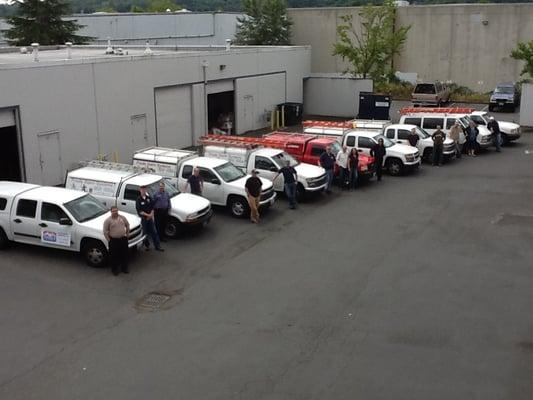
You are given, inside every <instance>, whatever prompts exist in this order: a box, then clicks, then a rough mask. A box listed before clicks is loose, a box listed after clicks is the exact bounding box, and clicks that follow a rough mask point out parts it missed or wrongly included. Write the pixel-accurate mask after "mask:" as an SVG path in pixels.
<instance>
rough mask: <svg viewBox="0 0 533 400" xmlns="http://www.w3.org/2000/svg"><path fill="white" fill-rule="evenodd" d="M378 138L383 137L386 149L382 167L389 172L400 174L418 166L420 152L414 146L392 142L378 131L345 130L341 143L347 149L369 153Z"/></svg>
mask: <svg viewBox="0 0 533 400" xmlns="http://www.w3.org/2000/svg"><path fill="white" fill-rule="evenodd" d="M379 139H383V144H384V146H385V151H386V153H385V157H383V167H385V169H386V170H387V172H388V173H389V174H391V175H395V176H396V175H400V174H402V173H404V172H407V171H408V170H413V169H416V168H418V167H419V166H420V152H419V151H418V149H417V148H416V147H412V146H406V145H404V144H397V143H394V142H393V141H391V140H389V139H387V138H386V137H385V136H383V135H382V134H381V133H380V132H379V131H359V130H353V131H352V130H350V131H347V132H345V134H344V138H343V143H342V144H343V145H344V146H346V147H348V148H349V149H351V148H353V147H355V148H357V150H359V151H361V152H363V153H364V154H368V155H370V150H371V149H372V147H373V146H374V145H376V144H377V143H378V140H379Z"/></svg>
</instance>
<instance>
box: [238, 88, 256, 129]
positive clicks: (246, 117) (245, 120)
mask: <svg viewBox="0 0 533 400" xmlns="http://www.w3.org/2000/svg"><path fill="white" fill-rule="evenodd" d="M254 122H255V106H254V96H252V95H251V94H248V95H246V96H244V97H243V104H242V121H241V124H240V126H239V129H240V130H242V132H247V131H251V130H254V128H255V124H254Z"/></svg>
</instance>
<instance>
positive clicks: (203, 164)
mask: <svg viewBox="0 0 533 400" xmlns="http://www.w3.org/2000/svg"><path fill="white" fill-rule="evenodd" d="M194 168H198V169H199V170H200V176H201V177H202V179H203V187H204V189H203V193H202V195H203V196H204V197H205V198H207V199H209V201H211V203H213V204H216V205H219V206H224V207H227V208H228V210H229V211H230V212H231V214H232V215H233V216H234V217H237V218H242V217H245V216H246V215H248V214H249V212H250V208H249V206H248V200H247V195H246V189H245V184H246V180H247V179H248V178H249V177H250V175H247V174H245V173H244V172H243V171H242V170H241V169H239V168H237V167H236V166H235V165H233V164H232V163H231V162H229V161H226V160H221V159H218V158H211V157H196V158H191V159H187V160H185V161H183V162H182V163H181V164H180V167H179V171H178V174H179V175H178V185H179V187H181V188H184V187H186V186H187V179H188V178H189V177H190V176H191V174H192V173H193V169H194ZM259 179H261V182H262V183H263V187H262V190H261V197H260V201H259V205H260V206H261V207H270V206H271V205H272V204H274V202H275V200H276V192H275V191H274V187H273V185H272V182H270V181H269V180H268V179H265V178H262V177H259Z"/></svg>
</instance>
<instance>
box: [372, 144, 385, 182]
mask: <svg viewBox="0 0 533 400" xmlns="http://www.w3.org/2000/svg"><path fill="white" fill-rule="evenodd" d="M383 143H384V142H383V139H382V138H379V139H378V142H377V143H376V144H375V145H374V146H372V148H371V149H370V155H371V156H372V157H374V159H375V162H376V176H377V178H378V182H379V181H381V176H382V174H383V158H385V154H387V149H385V145H384V144H383Z"/></svg>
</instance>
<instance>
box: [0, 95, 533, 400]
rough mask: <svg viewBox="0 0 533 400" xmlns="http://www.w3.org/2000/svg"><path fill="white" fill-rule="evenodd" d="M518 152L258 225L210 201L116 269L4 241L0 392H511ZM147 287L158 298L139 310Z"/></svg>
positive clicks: (528, 300)
mask: <svg viewBox="0 0 533 400" xmlns="http://www.w3.org/2000/svg"><path fill="white" fill-rule="evenodd" d="M401 106H402V104H398V103H395V104H394V110H397V109H398V108H399V107H401ZM477 108H478V109H479V107H477ZM394 110H393V111H392V112H391V116H392V115H397V114H394ZM495 115H496V116H497V118H501V119H502V120H509V121H513V120H516V121H518V118H517V115H518V114H508V113H503V114H499V113H498V114H495ZM393 119H394V118H393ZM532 154H533V135H532V134H531V133H526V134H524V135H523V136H522V138H521V139H520V140H519V141H518V142H517V143H514V144H512V145H511V146H509V147H505V148H504V149H503V152H502V153H500V154H497V153H495V152H494V151H493V150H489V151H487V152H483V153H481V154H480V155H479V156H478V157H477V158H469V157H463V159H461V160H454V161H452V162H451V163H448V164H446V165H445V166H444V167H442V168H432V167H431V166H428V165H427V164H425V165H423V166H422V168H421V169H420V170H418V171H417V172H415V173H413V174H410V175H407V176H402V177H389V176H385V177H384V179H383V181H382V182H380V183H378V182H375V181H371V182H369V183H368V184H365V185H364V186H362V187H361V188H359V189H358V190H357V191H355V192H353V193H352V192H342V191H340V190H336V191H335V192H334V194H332V195H331V196H326V195H325V194H324V195H321V196H319V197H318V198H317V199H315V200H314V201H309V202H306V203H304V204H301V205H300V206H299V208H298V209H297V210H295V211H293V210H289V209H288V207H287V202H286V200H285V199H284V198H280V199H278V202H277V203H276V204H275V205H274V207H273V208H272V209H270V210H269V211H268V212H266V213H265V214H264V216H263V222H262V223H261V224H260V225H254V224H250V223H249V222H248V221H247V220H237V219H234V218H231V217H230V216H229V215H228V214H227V213H226V212H224V211H222V210H219V209H217V210H216V211H217V212H216V214H215V216H214V217H213V219H212V221H211V224H210V225H209V226H208V227H207V229H206V230H205V231H203V232H198V233H194V234H191V235H190V236H188V237H186V238H182V239H180V240H176V241H172V242H168V243H165V245H166V246H165V249H166V251H165V252H164V253H157V252H154V251H150V252H144V251H139V252H138V254H137V255H136V256H135V258H134V260H133V261H132V264H131V268H130V270H131V273H130V274H129V275H120V276H118V277H114V276H113V275H112V274H111V273H110V271H109V270H104V269H91V268H88V267H86V266H85V265H84V264H83V261H82V260H81V259H79V257H77V256H76V255H73V254H70V253H63V252H53V251H50V250H48V249H40V248H35V247H29V246H24V245H14V246H12V248H11V249H9V250H8V251H5V252H3V253H2V254H1V257H2V258H1V260H2V262H1V264H2V268H0V285H1V290H0V302H1V304H2V308H3V312H2V314H1V317H0V318H1V320H0V327H1V330H0V339H1V341H0V354H2V358H1V361H0V398H1V399H10V400H14V399H24V400H28V399H54V400H59V399H69V400H70V399H91V400H95V399H128V400H132V399H139V400H140V399H143V400H144V399H149V398H153V399H163V398H171V399H202V400H207V399H254V400H259V399H264V400H266V399H268V400H274V399H275V400H284V399H291V400H292V399H302V400H303V399H306V400H307V399H317V400H319V399H320V400H323V399H335V400H339V399H365V400H372V399H383V400H385V399H387V400H388V399H405V400H413V399H421V400H422V399H423V400H427V399H432V400H438V399H442V400H449V399H465V400H466V399H468V400H471V399H483V400H491V399H499V400H500V399H513V400H517V399H528V400H529V399H531V398H532V396H533V381H532V380H531V376H532V374H533V318H532V317H531V310H532V309H533V291H532V290H531V287H532V286H533V272H532V269H531V266H532V263H531V258H532V253H531V243H532V239H533V227H532V224H531V222H532V221H533V206H532V203H531V198H532V196H533V187H532V185H531V182H532V179H533V168H531V165H532V162H533V155H532ZM150 292H157V293H162V294H166V295H168V296H171V298H170V300H168V301H167V302H166V303H164V305H163V306H162V308H161V309H159V310H158V311H154V312H146V310H144V309H143V308H142V307H139V301H140V300H141V298H142V297H143V296H145V295H146V294H148V293H150Z"/></svg>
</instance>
